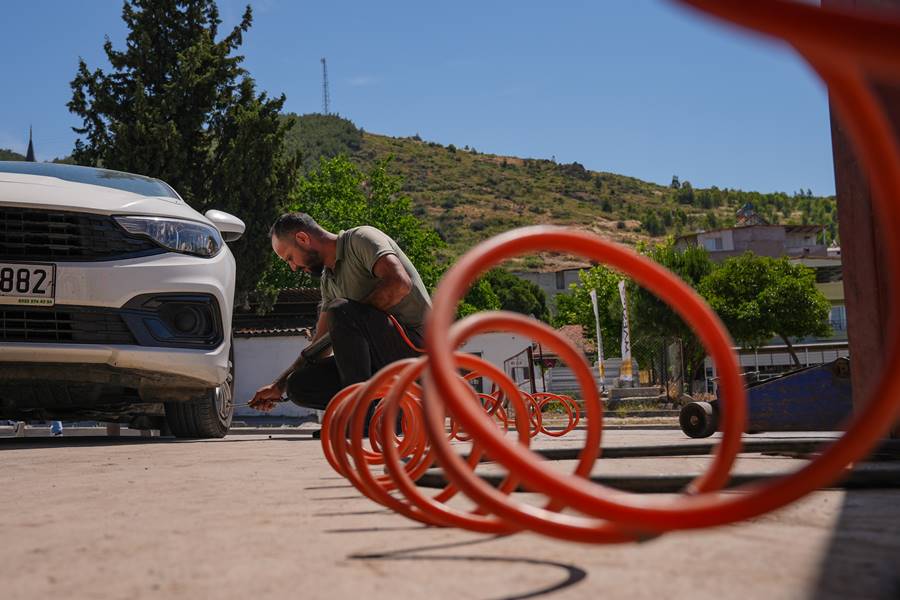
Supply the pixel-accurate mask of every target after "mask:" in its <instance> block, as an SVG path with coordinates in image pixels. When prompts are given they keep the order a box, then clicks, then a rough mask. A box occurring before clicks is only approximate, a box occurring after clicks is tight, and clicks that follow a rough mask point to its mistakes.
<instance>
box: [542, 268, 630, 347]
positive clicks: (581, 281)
mask: <svg viewBox="0 0 900 600" xmlns="http://www.w3.org/2000/svg"><path fill="white" fill-rule="evenodd" d="M620 279H622V276H621V275H619V274H618V273H616V272H615V271H613V270H611V269H609V268H608V267H605V266H603V265H597V266H595V267H591V268H590V269H583V270H581V271H579V272H578V283H573V284H572V285H570V286H569V291H568V292H565V293H562V294H558V295H557V296H556V318H555V319H554V325H556V326H557V327H561V326H563V325H581V326H582V327H583V328H584V334H585V335H586V336H590V337H591V339H593V338H594V336H595V332H596V323H595V320H594V307H593V304H592V303H591V290H597V307H598V313H599V317H600V334H601V336H602V337H603V353H604V355H605V356H618V355H619V354H620V353H621V347H620V346H621V338H622V303H621V301H620V300H619V288H618V285H619V280H620Z"/></svg>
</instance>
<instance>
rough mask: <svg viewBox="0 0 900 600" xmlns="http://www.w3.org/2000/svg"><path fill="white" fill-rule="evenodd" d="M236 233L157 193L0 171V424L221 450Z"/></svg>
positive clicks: (44, 167) (105, 175)
mask: <svg viewBox="0 0 900 600" xmlns="http://www.w3.org/2000/svg"><path fill="white" fill-rule="evenodd" d="M243 231H244V223H243V222H242V221H241V220H240V219H238V218H237V217H234V216H232V215H230V214H227V213H224V212H220V211H216V210H210V211H208V212H207V213H206V214H205V215H202V214H200V213H199V212H197V211H195V210H194V209H192V208H191V207H190V206H188V205H187V204H186V203H185V202H184V200H182V199H181V197H180V196H179V195H178V194H177V193H176V192H175V190H173V189H172V188H171V187H170V186H169V185H167V184H166V183H165V182H163V181H160V180H158V179H152V178H149V177H144V176H141V175H134V174H130V173H122V172H118V171H110V170H106V169H94V168H88V167H77V166H71V165H61V164H49V163H30V162H2V161H0V419H15V420H21V421H29V420H87V419H90V420H99V421H114V422H120V423H128V424H130V425H131V426H132V427H139V428H151V427H153V428H155V427H164V426H165V425H166V424H167V425H168V427H169V428H170V429H171V431H172V433H174V434H175V435H176V436H179V437H222V436H224V435H225V434H226V433H227V431H228V428H229V426H230V425H231V419H232V415H233V413H234V402H233V395H232V390H233V385H234V381H233V373H234V365H233V363H232V356H233V353H232V350H231V314H232V305H233V301H234V282H235V264H234V257H233V256H232V254H231V252H230V251H229V250H228V247H227V245H226V244H225V242H231V241H234V240H237V239H238V238H239V237H240V236H241V234H242V233H243Z"/></svg>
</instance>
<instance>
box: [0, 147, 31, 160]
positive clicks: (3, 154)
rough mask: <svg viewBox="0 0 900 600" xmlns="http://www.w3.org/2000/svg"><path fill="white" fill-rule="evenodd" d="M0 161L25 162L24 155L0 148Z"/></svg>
mask: <svg viewBox="0 0 900 600" xmlns="http://www.w3.org/2000/svg"><path fill="white" fill-rule="evenodd" d="M0 160H25V155H24V154H19V153H18V152H13V151H12V150H10V149H9V148H0Z"/></svg>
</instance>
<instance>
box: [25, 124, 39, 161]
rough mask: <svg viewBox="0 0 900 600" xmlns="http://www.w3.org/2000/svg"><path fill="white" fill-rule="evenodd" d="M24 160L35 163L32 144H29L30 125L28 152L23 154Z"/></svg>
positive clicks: (29, 138) (29, 130)
mask: <svg viewBox="0 0 900 600" xmlns="http://www.w3.org/2000/svg"><path fill="white" fill-rule="evenodd" d="M25 160H27V161H28V162H37V161H36V160H34V144H32V143H31V125H29V126H28V152H26V153H25Z"/></svg>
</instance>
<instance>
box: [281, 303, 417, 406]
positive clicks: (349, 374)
mask: <svg viewBox="0 0 900 600" xmlns="http://www.w3.org/2000/svg"><path fill="white" fill-rule="evenodd" d="M327 311H328V330H329V332H330V333H331V343H332V348H333V350H334V356H330V357H328V358H324V359H322V360H319V361H317V362H316V363H315V364H309V365H305V366H303V367H301V368H299V369H297V370H296V371H294V373H293V374H292V375H291V376H290V377H289V378H288V382H287V393H288V398H290V399H291V401H292V402H293V403H294V404H298V405H299V406H304V407H307V408H314V409H317V410H325V408H326V407H327V406H328V402H329V401H330V400H331V398H332V397H333V396H334V395H335V394H336V393H338V392H339V391H340V390H342V389H343V388H345V387H347V386H348V385H351V384H353V383H359V382H361V381H366V380H367V379H369V378H370V377H372V375H374V374H375V373H376V372H378V371H379V370H380V369H381V368H382V367H384V366H386V365H389V364H390V363H392V362H395V361H398V360H401V359H404V358H413V357H416V356H419V352H416V351H415V350H413V349H412V348H410V347H409V344H407V343H406V342H405V341H404V340H403V338H402V337H401V336H400V333H399V332H398V331H397V329H396V328H395V327H394V325H393V324H392V323H391V321H390V320H389V319H388V316H387V314H386V313H384V312H382V311H380V310H378V309H377V308H374V307H373V306H370V305H368V304H363V303H361V302H356V301H354V300H347V299H344V298H339V299H337V300H335V301H333V302H331V304H329V305H328V307H327ZM406 335H407V336H408V337H409V339H410V341H411V342H412V343H413V344H415V345H416V346H417V347H419V348H421V347H422V344H423V341H422V338H421V336H420V335H419V334H418V333H416V332H415V331H411V330H407V331H406ZM373 406H374V405H373Z"/></svg>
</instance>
